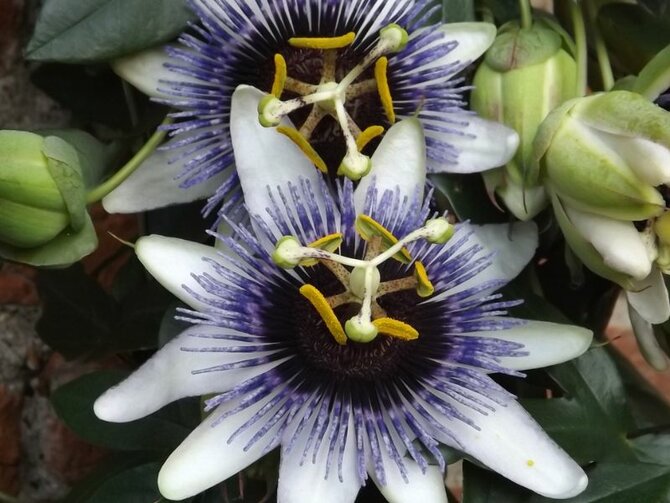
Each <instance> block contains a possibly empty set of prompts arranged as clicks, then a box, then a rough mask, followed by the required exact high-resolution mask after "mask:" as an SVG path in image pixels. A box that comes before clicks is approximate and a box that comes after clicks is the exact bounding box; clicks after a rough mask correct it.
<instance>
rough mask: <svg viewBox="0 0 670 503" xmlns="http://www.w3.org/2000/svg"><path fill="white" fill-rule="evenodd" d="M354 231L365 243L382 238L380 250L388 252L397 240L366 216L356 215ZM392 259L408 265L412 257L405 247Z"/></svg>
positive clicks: (384, 228)
mask: <svg viewBox="0 0 670 503" xmlns="http://www.w3.org/2000/svg"><path fill="white" fill-rule="evenodd" d="M356 231H357V232H358V234H360V236H361V237H362V238H363V239H365V240H366V241H369V240H370V239H372V238H373V237H375V236H379V237H380V238H382V241H381V247H382V250H388V249H389V248H391V247H392V246H393V245H394V244H396V243H397V242H398V239H397V238H396V237H395V236H394V235H393V234H391V232H390V231H389V230H388V229H386V227H384V226H383V225H382V224H380V223H378V222H376V221H375V220H374V219H372V218H370V217H369V216H367V215H358V217H356ZM393 258H394V259H396V260H398V261H399V262H402V263H403V264H409V263H410V261H411V260H412V256H411V255H410V253H409V251H408V250H407V248H405V247H403V248H402V249H401V250H400V251H399V252H398V253H396V254H395V255H393Z"/></svg>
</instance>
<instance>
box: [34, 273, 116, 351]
mask: <svg viewBox="0 0 670 503" xmlns="http://www.w3.org/2000/svg"><path fill="white" fill-rule="evenodd" d="M38 288H39V291H40V297H41V298H42V299H43V300H44V310H43V311H42V317H41V318H40V320H39V322H38V323H37V332H38V334H39V335H40V337H41V338H42V340H44V342H46V343H47V344H48V345H49V346H51V347H52V348H53V349H55V350H57V351H58V352H59V353H62V354H63V355H64V356H65V357H66V358H75V357H77V356H82V355H87V354H91V353H92V352H94V351H95V350H96V349H97V348H99V347H101V346H103V345H104V341H105V340H109V339H110V338H111V337H112V333H113V332H112V328H111V327H112V326H113V325H114V323H115V320H116V319H117V318H118V316H119V311H118V308H117V306H116V305H115V303H114V302H113V300H112V299H111V298H110V297H109V296H108V295H107V294H106V293H105V292H104V291H103V290H102V288H100V286H99V285H98V284H97V283H96V282H95V281H93V280H92V279H91V278H90V277H89V276H87V275H86V274H85V273H84V271H83V269H82V267H81V266H79V265H76V266H73V267H71V268H69V269H63V270H52V271H41V272H40V274H39V276H38Z"/></svg>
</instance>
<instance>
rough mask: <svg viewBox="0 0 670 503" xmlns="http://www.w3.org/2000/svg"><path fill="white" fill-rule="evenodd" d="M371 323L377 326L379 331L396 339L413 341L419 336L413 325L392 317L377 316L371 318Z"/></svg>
mask: <svg viewBox="0 0 670 503" xmlns="http://www.w3.org/2000/svg"><path fill="white" fill-rule="evenodd" d="M372 324H373V325H374V326H375V327H377V330H379V333H381V334H386V335H390V336H391V337H395V338H396V339H401V340H403V341H413V340H414V339H418V338H419V332H417V331H416V329H415V328H414V327H413V326H411V325H408V324H407V323H404V322H402V321H398V320H394V319H393V318H377V319H376V320H372Z"/></svg>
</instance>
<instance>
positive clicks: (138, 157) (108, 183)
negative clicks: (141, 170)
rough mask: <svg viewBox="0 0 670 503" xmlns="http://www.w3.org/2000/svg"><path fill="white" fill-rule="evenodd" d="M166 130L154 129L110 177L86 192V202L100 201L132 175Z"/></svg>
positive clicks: (162, 124)
mask: <svg viewBox="0 0 670 503" xmlns="http://www.w3.org/2000/svg"><path fill="white" fill-rule="evenodd" d="M170 123H172V119H170V118H167V117H166V118H165V120H164V121H163V122H162V123H161V126H166V125H168V124H170ZM166 134H167V131H164V130H162V129H160V128H159V129H156V132H155V133H154V134H153V135H151V138H149V140H148V141H147V142H146V143H145V144H144V145H143V146H142V148H141V149H140V150H139V151H138V152H137V153H136V154H135V155H134V156H133V157H132V159H130V160H129V161H128V162H127V163H126V164H125V165H124V166H123V167H122V168H121V169H119V170H118V171H117V172H116V173H114V174H113V175H112V176H111V177H110V178H108V179H107V180H105V181H104V182H102V183H101V184H100V185H98V186H97V187H94V188H92V189H91V190H90V191H89V192H88V194H86V203H87V204H92V203H95V202H98V201H100V200H101V199H102V198H103V197H105V196H106V195H107V194H109V193H110V192H112V191H113V190H114V189H115V188H117V187H118V186H119V185H121V183H123V181H124V180H126V178H128V177H129V176H130V175H132V174H133V173H134V172H135V170H136V169H137V168H138V167H139V166H140V165H141V164H142V163H143V162H144V161H145V160H146V159H147V157H149V156H150V155H151V154H152V153H153V151H154V150H156V148H157V147H158V146H159V145H160V144H161V143H162V142H163V139H164V138H165V135H166Z"/></svg>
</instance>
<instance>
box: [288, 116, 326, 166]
mask: <svg viewBox="0 0 670 503" xmlns="http://www.w3.org/2000/svg"><path fill="white" fill-rule="evenodd" d="M277 131H278V132H279V133H281V134H283V135H285V136H287V137H288V138H289V139H290V140H291V141H292V142H293V143H295V144H296V145H297V147H298V148H299V149H300V150H302V152H303V154H305V156H306V157H307V158H308V159H309V160H310V161H312V164H314V166H316V168H317V169H318V170H319V171H321V172H322V173H326V174H327V173H328V167H327V166H326V163H325V161H324V160H323V159H322V158H321V156H320V155H319V154H318V153H317V152H316V150H314V147H312V146H311V145H310V144H309V141H307V138H305V137H304V136H303V135H302V134H301V133H300V131H298V130H297V129H295V128H292V127H289V126H279V127H277Z"/></svg>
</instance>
